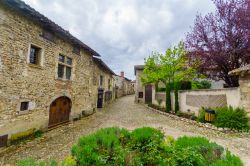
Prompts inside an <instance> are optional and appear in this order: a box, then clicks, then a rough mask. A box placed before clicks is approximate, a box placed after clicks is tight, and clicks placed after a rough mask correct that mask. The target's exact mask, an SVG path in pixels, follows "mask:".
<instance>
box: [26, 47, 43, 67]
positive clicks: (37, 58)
mask: <svg viewBox="0 0 250 166" xmlns="http://www.w3.org/2000/svg"><path fill="white" fill-rule="evenodd" d="M41 55H42V49H41V48H39V47H37V46H34V45H31V46H30V54H29V63H30V64H34V65H40V62H41Z"/></svg>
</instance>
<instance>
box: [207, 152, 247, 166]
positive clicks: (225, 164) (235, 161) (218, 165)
mask: <svg viewBox="0 0 250 166" xmlns="http://www.w3.org/2000/svg"><path fill="white" fill-rule="evenodd" d="M236 165H237V166H244V164H243V163H242V161H241V160H240V158H239V157H237V156H235V155H232V154H231V153H230V152H229V151H228V150H227V151H226V154H225V156H224V157H222V159H220V160H217V161H215V162H214V163H213V164H211V166H236Z"/></svg>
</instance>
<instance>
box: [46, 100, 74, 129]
mask: <svg viewBox="0 0 250 166" xmlns="http://www.w3.org/2000/svg"><path fill="white" fill-rule="evenodd" d="M70 111H71V101H70V99H69V98H67V97H59V98H57V99H56V100H55V101H53V102H52V103H51V105H50V111H49V127H54V126H56V125H59V124H62V123H65V122H68V121H69V116H70Z"/></svg>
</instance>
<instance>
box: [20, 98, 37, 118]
mask: <svg viewBox="0 0 250 166" xmlns="http://www.w3.org/2000/svg"><path fill="white" fill-rule="evenodd" d="M22 103H27V104H28V105H27V109H25V110H21V107H22ZM34 108H35V106H34V103H33V104H32V102H31V101H30V100H25V99H24V100H20V101H19V102H18V104H17V107H16V110H17V114H18V115H24V114H27V113H29V112H30V111H32V110H33V109H34Z"/></svg>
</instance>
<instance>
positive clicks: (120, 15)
mask: <svg viewBox="0 0 250 166" xmlns="http://www.w3.org/2000/svg"><path fill="white" fill-rule="evenodd" d="M24 1H25V2H26V3H27V4H29V5H30V6H31V7H33V8H35V9H36V10H38V11H39V12H40V13H42V14H43V15H45V16H47V17H48V18H49V19H51V20H52V21H54V22H55V23H57V24H58V25H60V26H62V27H63V28H64V29H66V30H69V31H70V32H71V34H73V35H74V36H75V37H77V38H78V39H80V40H81V41H83V42H84V43H85V44H87V45H88V46H90V47H91V48H92V49H94V50H96V51H97V52H98V53H99V54H101V56H102V59H103V61H104V62H105V63H107V65H108V66H109V67H110V68H111V69H112V70H113V71H114V72H115V73H117V74H119V73H120V71H124V72H125V76H126V77H128V78H130V79H134V74H133V70H134V65H137V64H143V63H144V58H145V57H148V56H149V55H150V53H151V52H152V51H159V52H164V51H165V50H166V48H167V47H170V46H172V45H174V44H176V43H178V42H179V41H180V40H181V39H184V38H185V33H186V32H188V31H189V30H190V27H191V26H192V25H193V23H194V19H195V16H196V14H197V13H201V14H203V15H204V14H206V13H208V12H211V11H213V10H214V5H213V3H212V1H211V0H63V1H62V0H24Z"/></svg>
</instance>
